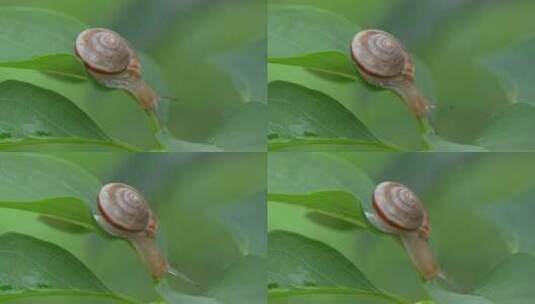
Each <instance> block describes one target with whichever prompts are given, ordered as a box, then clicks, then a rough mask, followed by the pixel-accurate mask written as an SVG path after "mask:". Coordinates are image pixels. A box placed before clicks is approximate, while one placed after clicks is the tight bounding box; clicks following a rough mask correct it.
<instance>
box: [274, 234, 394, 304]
mask: <svg viewBox="0 0 535 304" xmlns="http://www.w3.org/2000/svg"><path fill="white" fill-rule="evenodd" d="M268 238H269V253H268V256H269V259H268V280H269V289H268V290H269V298H270V299H274V298H286V297H296V296H300V295H323V296H325V295H339V294H346V295H352V296H355V297H358V296H369V295H375V296H377V297H379V298H382V299H383V300H386V301H387V303H399V302H400V300H399V299H396V298H394V297H392V296H390V295H388V294H386V293H383V292H382V291H380V290H379V289H377V288H376V287H375V286H373V285H372V283H370V281H369V280H368V279H367V278H366V276H365V275H364V274H363V273H362V272H361V271H360V270H359V269H358V268H357V267H355V265H353V264H352V263H351V261H349V260H348V259H347V258H346V257H344V256H343V255H342V254H341V253H339V252H338V251H336V250H335V249H333V248H331V247H329V246H327V245H325V244H324V243H322V242H319V241H316V240H313V239H310V238H307V237H304V236H302V235H299V234H295V233H291V232H286V231H274V232H271V233H269V236H268Z"/></svg>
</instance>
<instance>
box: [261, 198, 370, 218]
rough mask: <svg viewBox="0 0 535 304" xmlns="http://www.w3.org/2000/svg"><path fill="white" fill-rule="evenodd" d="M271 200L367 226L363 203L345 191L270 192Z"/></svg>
mask: <svg viewBox="0 0 535 304" xmlns="http://www.w3.org/2000/svg"><path fill="white" fill-rule="evenodd" d="M268 198H269V200H270V201H273V202H284V203H286V204H290V205H296V206H302V207H305V208H308V209H310V210H314V211H315V212H319V213H322V214H325V215H328V216H331V217H335V218H338V219H341V220H343V221H346V222H349V223H352V224H354V225H356V226H361V227H365V224H364V223H365V222H366V221H365V220H364V218H363V215H362V210H361V208H360V206H361V203H360V201H359V200H358V199H356V198H355V197H354V196H353V195H352V194H350V193H347V192H343V191H329V192H315V193H311V194H308V195H285V194H270V195H269V196H268Z"/></svg>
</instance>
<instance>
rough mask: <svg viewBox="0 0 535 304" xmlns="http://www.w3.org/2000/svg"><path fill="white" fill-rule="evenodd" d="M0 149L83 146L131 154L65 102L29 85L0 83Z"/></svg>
mask: <svg viewBox="0 0 535 304" xmlns="http://www.w3.org/2000/svg"><path fill="white" fill-rule="evenodd" d="M0 107H1V108H2V111H1V112H0V147H2V146H4V147H11V148H13V147H15V148H16V147H17V146H18V145H20V146H24V145H29V144H43V143H49V142H50V143H65V144H69V143H82V144H91V145H101V146H106V147H113V148H121V149H126V150H131V149H134V148H131V147H129V146H128V145H125V144H122V143H119V142H116V141H114V140H112V139H111V138H110V137H108V136H107V135H106V134H104V132H103V131H102V130H101V129H100V127H99V126H97V124H96V123H95V122H94V121H93V120H92V119H91V118H90V117H89V116H87V114H85V113H84V112H83V111H82V110H80V109H79V108H78V107H77V106H76V105H75V104H74V103H73V102H72V101H70V100H68V99H67V98H65V97H63V96H61V95H59V94H57V93H55V92H52V91H49V90H45V89H42V88H39V87H36V86H34V85H31V84H29V83H25V82H19V81H14V80H9V81H5V82H2V83H0Z"/></svg>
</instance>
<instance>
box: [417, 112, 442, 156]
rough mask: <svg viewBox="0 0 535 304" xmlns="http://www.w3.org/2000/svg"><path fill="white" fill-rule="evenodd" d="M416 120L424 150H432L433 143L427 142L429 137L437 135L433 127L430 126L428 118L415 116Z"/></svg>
mask: <svg viewBox="0 0 535 304" xmlns="http://www.w3.org/2000/svg"><path fill="white" fill-rule="evenodd" d="M416 120H417V122H418V128H419V130H420V135H421V136H422V139H423V141H424V145H425V148H426V149H427V150H432V149H433V143H432V142H431V141H430V140H429V139H430V137H433V136H435V135H436V134H437V133H436V131H435V129H434V128H433V126H432V125H431V121H430V120H429V116H427V115H424V116H417V117H416Z"/></svg>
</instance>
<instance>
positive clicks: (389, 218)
mask: <svg viewBox="0 0 535 304" xmlns="http://www.w3.org/2000/svg"><path fill="white" fill-rule="evenodd" d="M373 207H374V209H375V211H376V212H377V215H378V216H379V217H380V218H381V219H382V220H383V221H384V222H386V223H387V224H389V225H391V226H394V227H395V228H398V229H401V230H417V229H421V228H424V230H427V232H428V230H429V227H428V226H429V224H428V221H427V212H426V211H425V209H424V207H423V205H422V202H421V201H420V199H419V198H418V197H417V196H416V194H414V193H413V192H412V191H411V190H410V189H409V188H407V187H405V186H404V185H402V184H399V183H395V182H383V183H381V184H379V185H378V186H377V187H376V188H375V190H374V193H373ZM426 222H427V223H426ZM424 224H425V226H426V227H423V226H424ZM424 232H425V231H424Z"/></svg>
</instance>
